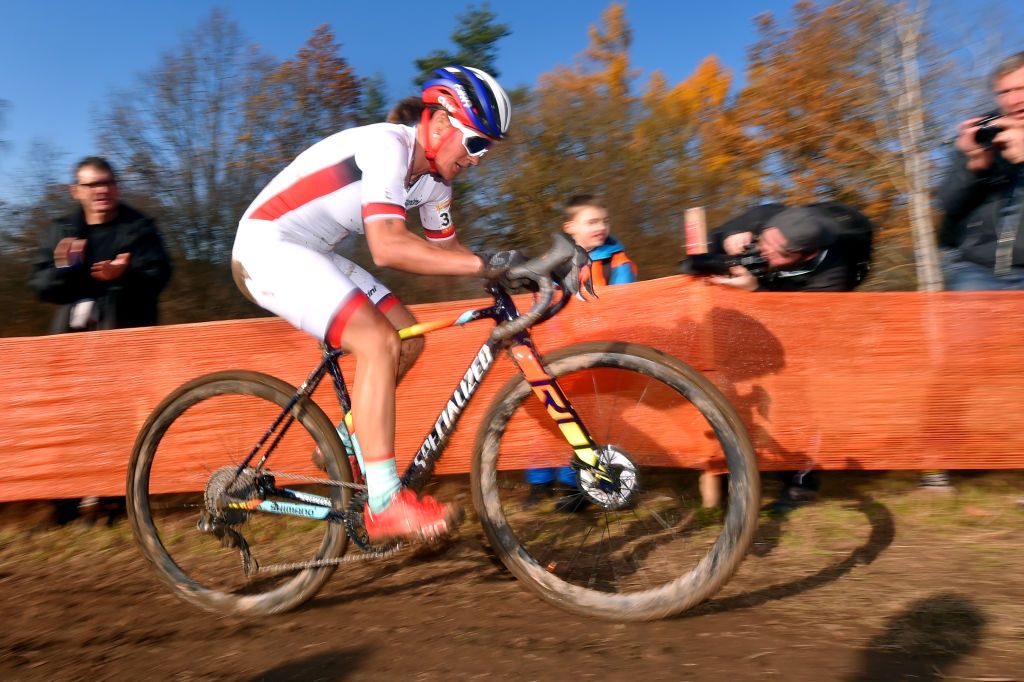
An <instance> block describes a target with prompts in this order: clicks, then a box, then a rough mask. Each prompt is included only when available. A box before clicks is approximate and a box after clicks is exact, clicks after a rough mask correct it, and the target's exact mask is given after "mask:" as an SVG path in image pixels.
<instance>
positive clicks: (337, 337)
mask: <svg viewBox="0 0 1024 682" xmlns="http://www.w3.org/2000/svg"><path fill="white" fill-rule="evenodd" d="M363 303H370V299H368V298H366V294H364V293H363V292H362V291H358V290H357V291H353V292H352V293H351V294H350V295H349V297H348V298H347V299H345V300H344V301H342V302H341V305H339V306H338V310H337V311H336V312H335V313H334V317H333V318H332V319H331V323H330V324H329V325H328V326H327V333H326V334H324V341H326V342H327V345H328V346H330V347H331V348H341V335H342V334H343V333H344V332H345V325H347V324H348V321H349V318H351V317H352V314H353V313H354V312H355V311H356V309H358V308H359V306H361V305H362V304H363ZM371 305H372V304H371Z"/></svg>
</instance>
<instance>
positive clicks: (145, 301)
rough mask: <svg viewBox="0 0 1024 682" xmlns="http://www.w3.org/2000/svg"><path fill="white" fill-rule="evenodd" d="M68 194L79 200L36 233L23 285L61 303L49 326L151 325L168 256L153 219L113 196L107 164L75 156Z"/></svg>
mask: <svg viewBox="0 0 1024 682" xmlns="http://www.w3.org/2000/svg"><path fill="white" fill-rule="evenodd" d="M71 195H72V196H73V197H74V198H75V199H76V200H77V201H78V203H79V204H80V205H81V209H80V210H78V211H76V212H75V213H73V214H71V215H69V216H64V217H62V218H59V219H57V220H56V221H55V222H54V224H53V226H52V227H51V228H50V229H49V230H48V231H47V232H46V234H44V235H43V238H42V241H41V244H40V248H39V253H38V256H37V258H36V260H35V262H34V263H33V266H32V275H31V278H30V280H29V286H30V287H31V288H32V290H33V291H34V292H35V293H36V295H37V296H38V297H39V298H40V299H41V300H43V301H46V302H48V303H56V304H59V305H60V308H59V309H58V310H57V314H56V316H55V317H54V319H53V323H52V324H51V327H50V332H51V333H53V334H62V333H64V332H73V331H85V330H91V329H120V328H125V327H145V326H151V325H155V324H157V321H158V317H157V300H158V298H159V296H160V292H161V291H162V290H163V288H164V286H165V285H166V284H167V281H168V280H169V279H170V276H171V262H170V258H169V257H168V255H167V252H166V250H165V249H164V245H163V241H162V240H161V238H160V233H159V232H158V231H157V229H156V224H155V223H154V221H153V219H152V218H149V217H147V216H145V215H143V214H142V213H140V212H138V211H136V210H135V209H134V208H132V207H130V206H128V205H126V204H122V203H121V202H120V193H119V191H118V186H117V177H116V176H115V174H114V170H113V169H112V168H111V166H110V164H109V163H108V162H107V161H106V160H105V159H102V158H100V157H96V156H90V157H87V158H85V159H83V160H82V161H80V162H79V164H78V166H77V168H76V169H75V182H74V183H73V184H72V185H71Z"/></svg>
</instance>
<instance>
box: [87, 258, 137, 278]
mask: <svg viewBox="0 0 1024 682" xmlns="http://www.w3.org/2000/svg"><path fill="white" fill-rule="evenodd" d="M130 258H131V254H128V253H119V254H117V256H116V257H115V258H114V260H101V261H99V262H98V263H95V264H93V266H92V278H93V279H98V280H99V281H101V282H109V281H111V280H114V279H117V278H118V277H120V276H121V275H123V274H124V271H125V270H127V269H128V260H129V259H130Z"/></svg>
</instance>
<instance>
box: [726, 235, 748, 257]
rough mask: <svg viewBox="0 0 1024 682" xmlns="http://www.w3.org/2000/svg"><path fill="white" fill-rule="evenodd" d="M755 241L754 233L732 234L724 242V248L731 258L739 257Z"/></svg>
mask: <svg viewBox="0 0 1024 682" xmlns="http://www.w3.org/2000/svg"><path fill="white" fill-rule="evenodd" d="M752 241H754V234H753V233H752V232H738V233H736V234H731V235H729V236H728V237H726V238H725V241H723V242H722V248H723V249H725V253H726V254H728V255H730V256H738V255H740V254H741V253H743V252H744V251H746V250H747V245H748V244H750V242H752Z"/></svg>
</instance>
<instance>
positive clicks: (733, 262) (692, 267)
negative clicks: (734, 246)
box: [681, 240, 768, 279]
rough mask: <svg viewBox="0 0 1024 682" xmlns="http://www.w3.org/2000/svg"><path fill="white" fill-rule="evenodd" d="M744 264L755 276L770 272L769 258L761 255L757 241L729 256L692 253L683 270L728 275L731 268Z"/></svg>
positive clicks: (698, 273) (684, 272) (686, 273)
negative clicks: (738, 252) (739, 252)
mask: <svg viewBox="0 0 1024 682" xmlns="http://www.w3.org/2000/svg"><path fill="white" fill-rule="evenodd" d="M737 265H739V266H742V267H744V268H746V269H747V270H748V271H750V274H752V275H753V276H754V277H757V278H758V279H761V278H763V277H764V276H765V275H767V274H768V259H767V258H765V257H764V256H762V255H761V251H760V250H759V249H758V248H757V241H756V240H755V241H752V242H750V243H749V244H747V247H746V248H745V249H744V250H743V253H741V254H738V255H736V256H727V255H725V254H720V253H698V254H692V255H690V256H688V257H687V258H686V260H684V261H683V263H682V266H681V272H682V273H683V274H684V275H726V276H727V275H728V274H729V269H730V268H732V267H734V266H737Z"/></svg>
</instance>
